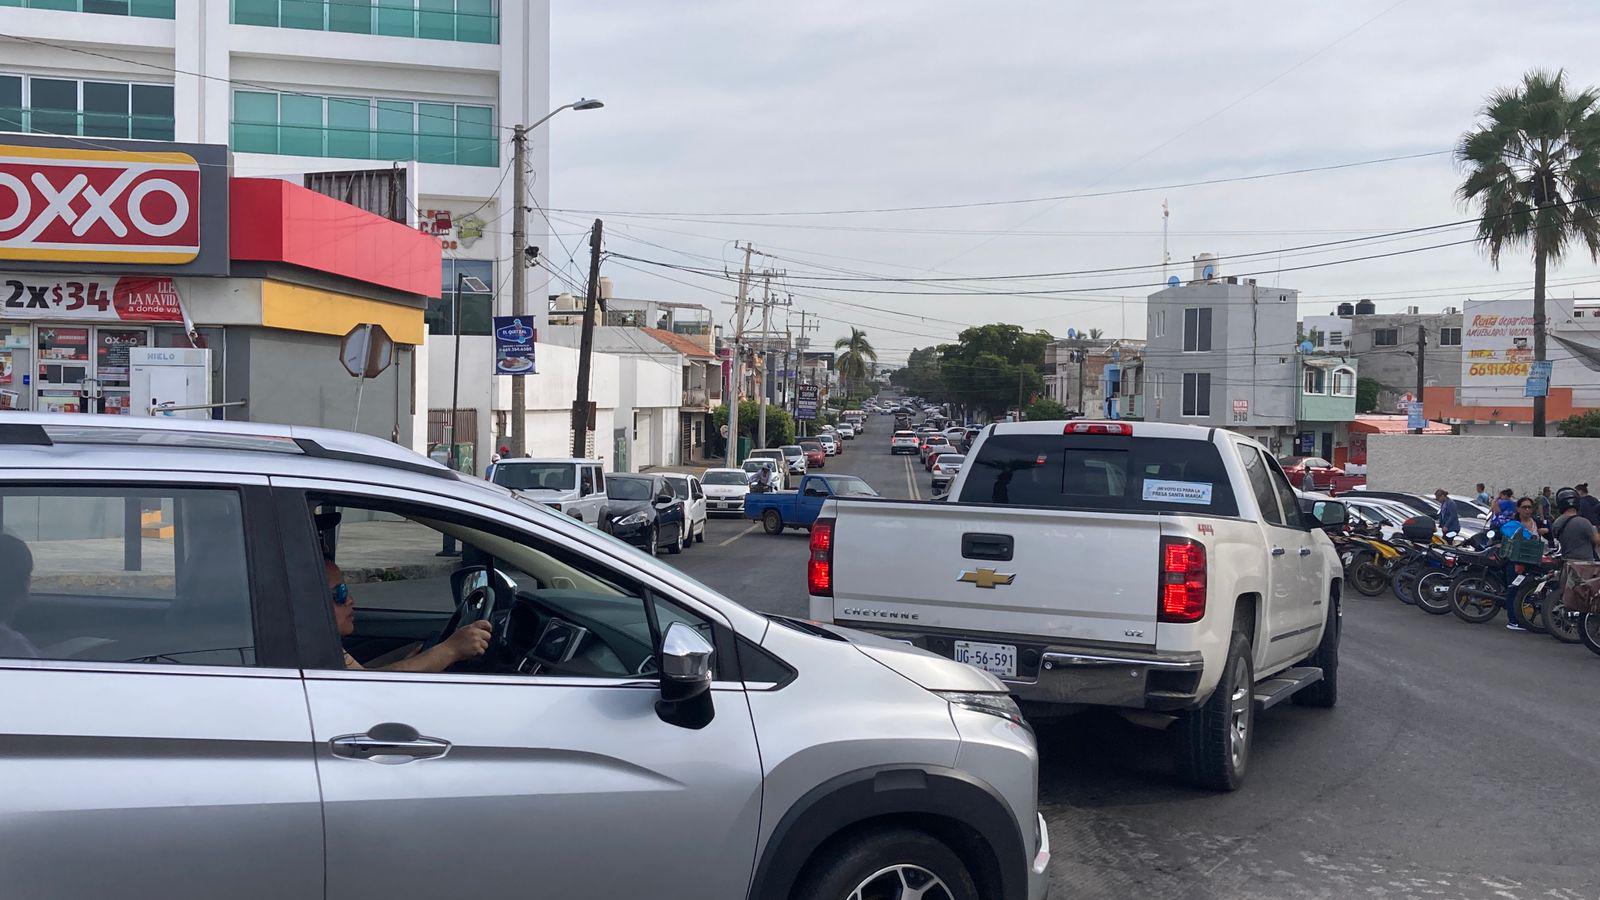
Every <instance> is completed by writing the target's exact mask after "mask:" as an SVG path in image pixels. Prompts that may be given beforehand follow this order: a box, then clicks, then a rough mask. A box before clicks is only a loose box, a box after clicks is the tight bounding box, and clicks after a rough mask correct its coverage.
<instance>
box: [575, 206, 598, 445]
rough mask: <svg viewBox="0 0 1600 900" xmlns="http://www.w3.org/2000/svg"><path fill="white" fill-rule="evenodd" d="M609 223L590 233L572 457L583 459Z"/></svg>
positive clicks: (587, 430)
mask: <svg viewBox="0 0 1600 900" xmlns="http://www.w3.org/2000/svg"><path fill="white" fill-rule="evenodd" d="M604 235H605V223H604V222H602V221H600V220H599V219H595V220H594V229H593V230H592V231H590V232H589V290H588V294H587V296H586V297H585V298H584V303H583V332H582V337H581V338H580V340H579V342H578V397H577V399H575V400H573V401H572V455H573V457H575V458H577V459H582V458H584V457H585V456H587V455H588V448H589V365H590V360H591V358H592V357H593V356H594V308H595V304H597V303H599V302H600V242H601V240H602V239H603V238H604Z"/></svg>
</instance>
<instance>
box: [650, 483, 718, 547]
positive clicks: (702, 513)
mask: <svg viewBox="0 0 1600 900" xmlns="http://www.w3.org/2000/svg"><path fill="white" fill-rule="evenodd" d="M661 477H663V478H665V479H666V480H667V484H670V485H672V489H673V490H674V491H676V492H677V494H678V496H679V497H682V498H683V521H684V523H685V525H684V527H685V528H687V529H688V532H687V534H686V535H685V536H684V539H683V545H684V546H685V547H687V546H689V545H690V544H704V543H705V542H706V513H707V504H706V493H705V491H704V490H702V489H701V486H700V479H698V478H696V477H694V476H693V475H677V474H673V473H667V474H665V475H662V476H661Z"/></svg>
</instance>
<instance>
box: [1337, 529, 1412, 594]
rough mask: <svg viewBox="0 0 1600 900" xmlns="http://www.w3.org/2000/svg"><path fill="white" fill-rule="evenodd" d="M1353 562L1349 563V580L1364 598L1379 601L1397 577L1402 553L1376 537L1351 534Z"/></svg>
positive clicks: (1351, 560) (1346, 561)
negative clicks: (1395, 574)
mask: <svg viewBox="0 0 1600 900" xmlns="http://www.w3.org/2000/svg"><path fill="white" fill-rule="evenodd" d="M1348 541H1349V549H1348V550H1347V551H1345V552H1346V553H1348V554H1349V557H1350V558H1349V559H1346V560H1345V579H1346V580H1347V581H1348V582H1349V583H1350V584H1351V585H1353V586H1354V587H1355V589H1356V590H1357V591H1359V592H1361V594H1363V595H1364V596H1367V597H1376V596H1378V595H1379V594H1382V593H1383V589H1384V588H1386V587H1388V586H1389V580H1390V579H1391V578H1393V577H1394V571H1395V567H1396V564H1397V563H1398V562H1399V560H1400V556H1401V554H1400V550H1399V549H1398V548H1396V547H1395V546H1394V545H1393V544H1390V543H1389V542H1388V541H1385V540H1384V539H1383V538H1381V537H1378V536H1377V535H1374V534H1369V533H1363V532H1351V534H1350V535H1349V536H1348Z"/></svg>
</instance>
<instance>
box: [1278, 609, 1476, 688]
mask: <svg viewBox="0 0 1600 900" xmlns="http://www.w3.org/2000/svg"><path fill="white" fill-rule="evenodd" d="M1328 604H1329V607H1328V623H1327V624H1326V625H1324V626H1323V627H1322V642H1321V643H1319V644H1317V652H1315V653H1313V654H1311V655H1310V656H1308V657H1306V661H1305V665H1308V666H1316V667H1317V668H1319V669H1321V670H1322V680H1321V681H1319V682H1317V683H1316V684H1313V685H1310V686H1308V687H1303V688H1301V689H1300V690H1298V691H1296V692H1295V695H1294V696H1293V697H1290V698H1289V699H1290V700H1293V701H1294V703H1295V705H1296V706H1316V707H1320V708H1322V709H1331V708H1332V707H1333V705H1334V704H1335V703H1338V702H1339V631H1340V629H1342V628H1343V627H1344V625H1343V622H1344V620H1343V618H1342V617H1341V616H1340V615H1339V600H1338V598H1336V597H1330V598H1328ZM1446 611H1447V612H1448V610H1446Z"/></svg>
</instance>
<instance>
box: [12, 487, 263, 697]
mask: <svg viewBox="0 0 1600 900" xmlns="http://www.w3.org/2000/svg"><path fill="white" fill-rule="evenodd" d="M0 517H3V518H0V522H3V525H4V530H3V534H0V657H9V658H13V659H15V658H23V659H29V658H37V659H58V660H85V661H95V662H132V663H192V664H204V665H224V666H227V665H231V666H249V665H254V664H255V652H256V651H255V632H254V627H253V624H252V623H253V618H252V612H251V596H250V572H249V567H248V564H247V561H246V552H245V536H244V515H243V511H242V505H241V498H240V496H239V494H238V493H237V492H236V491H231V490H222V489H217V490H189V489H168V488H159V487H150V488H146V487H140V488H130V489H123V488H115V487H95V488H78V487H33V486H28V487H22V486H6V487H0Z"/></svg>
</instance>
